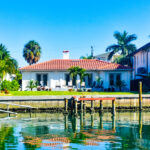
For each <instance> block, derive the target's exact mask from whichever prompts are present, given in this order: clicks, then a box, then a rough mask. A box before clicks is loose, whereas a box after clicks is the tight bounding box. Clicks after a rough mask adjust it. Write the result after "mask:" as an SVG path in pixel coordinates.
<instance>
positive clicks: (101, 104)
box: [100, 100, 103, 113]
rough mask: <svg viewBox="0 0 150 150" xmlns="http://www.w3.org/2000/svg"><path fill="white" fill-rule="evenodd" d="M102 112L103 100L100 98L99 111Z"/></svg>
mask: <svg viewBox="0 0 150 150" xmlns="http://www.w3.org/2000/svg"><path fill="white" fill-rule="evenodd" d="M102 112H103V101H102V100H100V113H102Z"/></svg>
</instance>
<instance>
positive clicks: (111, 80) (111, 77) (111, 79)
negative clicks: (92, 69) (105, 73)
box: [109, 74, 114, 86]
mask: <svg viewBox="0 0 150 150" xmlns="http://www.w3.org/2000/svg"><path fill="white" fill-rule="evenodd" d="M109 85H111V86H113V85H114V75H113V74H110V75H109Z"/></svg>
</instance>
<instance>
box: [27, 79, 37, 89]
mask: <svg viewBox="0 0 150 150" xmlns="http://www.w3.org/2000/svg"><path fill="white" fill-rule="evenodd" d="M36 87H37V81H34V80H30V81H29V84H28V86H27V88H29V89H31V91H32V90H33V89H34V88H36Z"/></svg>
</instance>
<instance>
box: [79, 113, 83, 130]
mask: <svg viewBox="0 0 150 150" xmlns="http://www.w3.org/2000/svg"><path fill="white" fill-rule="evenodd" d="M80 129H81V130H82V129H83V113H81V114H80Z"/></svg>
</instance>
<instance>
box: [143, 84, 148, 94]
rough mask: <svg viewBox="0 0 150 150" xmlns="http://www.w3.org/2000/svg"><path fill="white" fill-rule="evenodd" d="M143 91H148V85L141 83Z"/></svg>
mask: <svg viewBox="0 0 150 150" xmlns="http://www.w3.org/2000/svg"><path fill="white" fill-rule="evenodd" d="M142 89H143V92H148V91H149V87H148V86H147V85H145V84H144V85H143V88H142Z"/></svg>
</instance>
